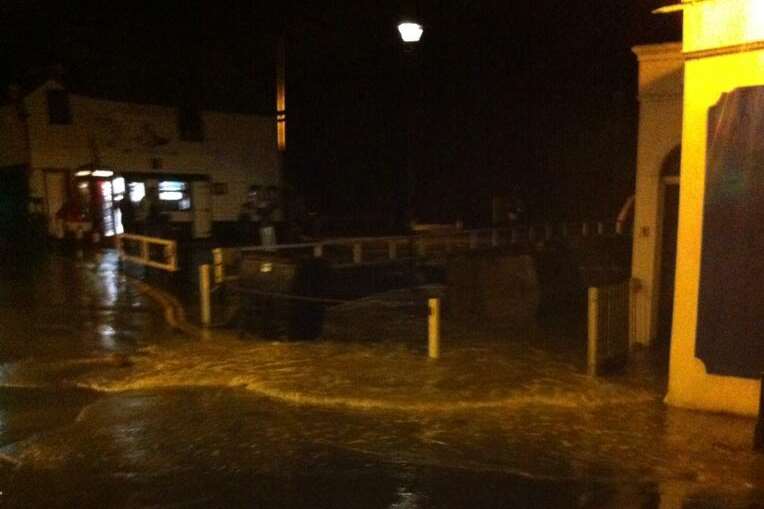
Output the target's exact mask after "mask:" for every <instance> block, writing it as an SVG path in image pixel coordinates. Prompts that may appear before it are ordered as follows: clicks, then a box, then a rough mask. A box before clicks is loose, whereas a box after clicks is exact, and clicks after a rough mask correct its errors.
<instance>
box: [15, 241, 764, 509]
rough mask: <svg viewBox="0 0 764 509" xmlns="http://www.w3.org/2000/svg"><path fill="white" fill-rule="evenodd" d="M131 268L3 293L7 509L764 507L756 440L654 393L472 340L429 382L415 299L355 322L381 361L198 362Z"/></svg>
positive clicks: (45, 277)
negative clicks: (412, 308)
mask: <svg viewBox="0 0 764 509" xmlns="http://www.w3.org/2000/svg"><path fill="white" fill-rule="evenodd" d="M114 268H115V263H114V259H113V258H112V257H111V255H106V256H101V257H96V258H91V259H88V260H83V261H79V262H75V261H72V260H68V259H64V258H57V257H53V258H50V259H49V260H47V261H46V262H45V263H42V264H41V265H39V266H35V267H30V268H29V269H28V270H25V269H21V270H17V271H15V272H14V273H13V274H9V275H8V276H6V277H5V279H4V280H3V285H2V288H1V289H0V325H1V326H2V329H0V332H1V333H2V344H1V345H0V363H1V364H0V492H2V494H0V507H4V506H8V507H239V506H242V507H243V506H246V507H370V508H375V507H380V508H382V507H390V508H425V507H433V508H435V507H645V508H648V507H656V508H657V507H667V508H668V507H688V508H689V507H746V508H748V507H762V506H764V505H763V501H764V491H763V490H764V458H763V457H762V456H761V455H755V454H754V453H752V452H750V444H751V436H752V432H753V426H754V422H753V420H751V419H742V418H734V417H728V416H718V415H710V414H702V413H695V412H687V411H681V410H676V409H667V408H665V407H664V406H663V405H662V404H661V402H660V399H661V394H662V387H661V380H660V377H656V376H654V374H651V373H649V371H645V372H640V371H639V370H636V371H635V372H632V373H631V374H630V375H627V376H623V377H618V378H610V379H600V380H594V379H591V378H589V377H586V376H584V375H582V370H581V366H580V365H579V363H578V362H577V353H576V349H572V350H571V349H560V348H553V346H554V344H555V341H554V338H551V339H550V338H544V337H541V336H542V335H543V334H540V333H535V334H532V335H531V336H530V337H527V336H522V335H521V334H520V333H518V332H510V331H485V330H482V331H479V330H478V329H476V328H470V327H461V328H460V327H457V326H454V327H451V328H449V329H448V330H447V331H446V337H445V339H444V347H443V357H442V358H441V359H440V360H439V361H437V362H432V361H428V360H427V359H426V357H425V355H423V347H422V345H421V343H420V342H418V341H416V340H412V338H410V337H408V336H406V334H404V332H405V331H406V330H407V327H408V328H409V329H412V328H413V329H416V328H417V327H419V325H418V322H417V320H420V319H421V317H420V318H416V317H414V318H412V317H411V315H410V314H406V313H399V314H398V315H396V314H395V310H394V308H395V306H396V302H397V299H398V298H399V297H400V296H399V295H395V294H393V295H392V296H387V297H386V298H385V299H382V301H384V304H382V303H381V302H382V301H377V302H375V301H374V299H370V300H369V301H367V302H359V303H356V304H353V305H351V306H349V309H344V310H343V309H338V310H336V311H335V312H334V313H333V315H334V320H335V323H333V324H328V327H327V329H328V331H329V332H328V336H332V335H333V334H335V333H336V336H337V337H339V336H342V334H339V333H337V331H338V329H341V328H342V327H345V328H346V329H348V328H349V329H350V330H351V331H355V332H357V333H358V334H359V335H362V336H365V337H366V338H367V340H366V341H352V340H348V339H347V336H348V335H347V334H345V335H344V336H345V337H344V338H343V339H342V340H340V339H330V338H329V337H327V338H326V339H324V340H322V341H319V342H314V343H298V342H274V341H270V342H266V341H259V340H255V339H252V338H249V339H245V340H240V339H239V338H238V337H237V336H236V335H233V334H226V333H224V332H222V331H218V332H215V333H214V334H213V335H212V337H211V338H209V339H207V340H195V339H191V338H187V337H185V336H183V335H181V334H179V333H177V332H175V331H173V330H171V329H170V328H169V327H168V326H167V325H166V324H165V323H164V321H163V320H162V314H161V310H159V309H157V308H156V306H155V305H154V304H153V303H152V302H151V301H149V300H147V299H146V298H145V297H143V296H142V295H141V294H140V293H138V292H137V291H136V290H135V289H134V288H133V287H132V286H131V285H130V284H129V283H128V282H127V281H126V280H125V278H124V277H122V276H120V275H118V274H117V273H116V272H115V271H114ZM380 309H385V310H386V311H384V313H382V314H385V313H386V314H385V316H381V315H379V313H380V311H379V310H380ZM22 310H23V311H22ZM391 310H392V311H391ZM343 313H345V314H344V316H343ZM375 313H377V314H376V315H375ZM395 316H398V317H399V318H398V319H395V318H394V317H395ZM352 317H355V318H356V321H357V323H354V321H353V318H352ZM330 319H331V318H330ZM390 320H395V324H394V326H389V327H384V326H383V327H379V325H380V324H385V323H388V322H389V321H390ZM407 320H409V322H410V323H408V324H407V323H406V321H407ZM391 329H392V330H395V331H396V333H395V334H392V335H391V334H390V330H391ZM374 330H379V331H380V333H379V337H375V336H374V332H373V331H374ZM396 334H397V335H398V336H399V337H397V338H396V337H391V336H396ZM414 335H415V334H414ZM349 336H351V337H352V334H350V335H349ZM404 336H406V337H404ZM125 359H129V363H126V362H125Z"/></svg>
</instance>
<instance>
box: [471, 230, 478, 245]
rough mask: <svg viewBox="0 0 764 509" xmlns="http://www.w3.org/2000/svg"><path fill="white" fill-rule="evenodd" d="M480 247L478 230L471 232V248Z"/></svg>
mask: <svg viewBox="0 0 764 509" xmlns="http://www.w3.org/2000/svg"><path fill="white" fill-rule="evenodd" d="M477 248H478V232H475V231H472V232H470V249H477Z"/></svg>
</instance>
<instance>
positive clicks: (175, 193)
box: [159, 180, 191, 211]
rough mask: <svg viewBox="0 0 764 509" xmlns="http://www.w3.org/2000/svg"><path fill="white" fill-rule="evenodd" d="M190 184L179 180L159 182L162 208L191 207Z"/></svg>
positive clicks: (184, 208)
mask: <svg viewBox="0 0 764 509" xmlns="http://www.w3.org/2000/svg"><path fill="white" fill-rule="evenodd" d="M188 188H189V185H188V183H186V182H180V181H177V180H164V181H162V182H160V183H159V203H160V205H161V207H162V210H165V211H178V210H190V209H191V197H190V195H189V192H188V191H189V189H188Z"/></svg>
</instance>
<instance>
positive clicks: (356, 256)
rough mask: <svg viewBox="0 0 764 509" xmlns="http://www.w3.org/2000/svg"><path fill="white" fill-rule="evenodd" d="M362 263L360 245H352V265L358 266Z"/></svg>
mask: <svg viewBox="0 0 764 509" xmlns="http://www.w3.org/2000/svg"><path fill="white" fill-rule="evenodd" d="M362 261H363V248H362V247H361V244H360V243H356V244H353V263H355V264H359V263H361V262H362Z"/></svg>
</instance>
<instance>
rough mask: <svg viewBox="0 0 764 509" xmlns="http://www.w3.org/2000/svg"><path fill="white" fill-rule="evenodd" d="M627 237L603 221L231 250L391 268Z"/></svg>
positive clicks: (358, 238) (616, 226)
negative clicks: (557, 242)
mask: <svg viewBox="0 0 764 509" xmlns="http://www.w3.org/2000/svg"><path fill="white" fill-rule="evenodd" d="M623 234H624V229H623V227H622V225H616V224H615V223H606V222H602V221H600V222H582V223H558V224H551V223H547V224H534V225H530V226H522V227H519V226H518V227H513V228H485V229H476V230H461V231H457V232H448V233H430V234H419V235H408V236H389V237H354V238H332V239H324V240H320V241H315V242H302V243H293V244H276V245H268V246H247V247H240V248H231V249H233V250H235V251H237V252H238V253H241V254H243V253H247V252H271V253H273V252H293V253H304V254H312V256H314V257H316V258H322V257H327V258H328V257H331V259H332V261H333V262H334V263H333V265H336V266H343V265H369V264H378V263H387V262H392V261H400V260H405V259H410V258H438V257H442V256H448V255H449V254H452V253H456V252H462V251H470V250H477V249H486V248H491V247H498V246H511V245H518V244H534V243H537V242H544V241H549V240H552V239H571V238H587V237H607V236H610V237H612V236H620V235H623ZM228 256H229V257H230V256H231V255H230V254H229V255H228ZM216 265H217V262H216ZM226 265H228V264H226ZM216 276H217V272H216ZM216 279H218V277H216Z"/></svg>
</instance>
